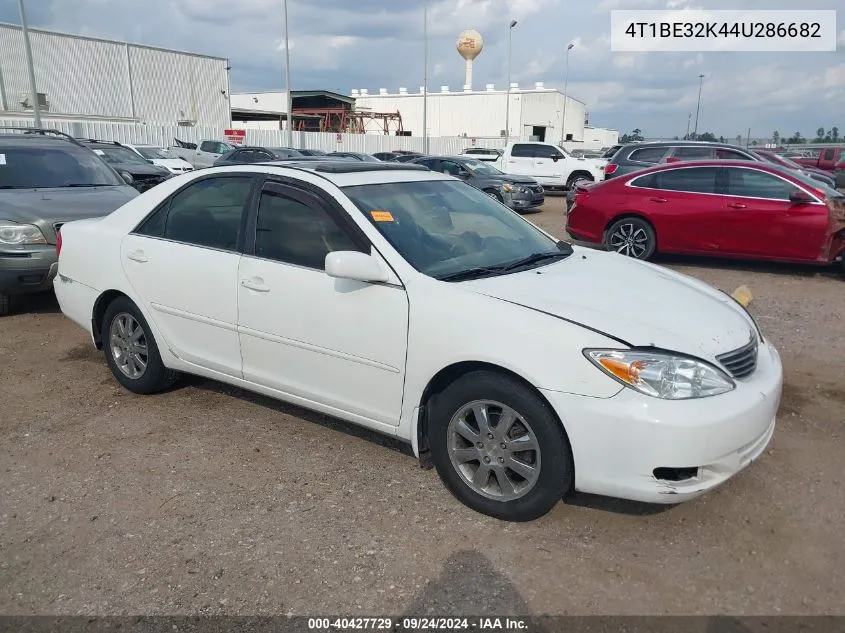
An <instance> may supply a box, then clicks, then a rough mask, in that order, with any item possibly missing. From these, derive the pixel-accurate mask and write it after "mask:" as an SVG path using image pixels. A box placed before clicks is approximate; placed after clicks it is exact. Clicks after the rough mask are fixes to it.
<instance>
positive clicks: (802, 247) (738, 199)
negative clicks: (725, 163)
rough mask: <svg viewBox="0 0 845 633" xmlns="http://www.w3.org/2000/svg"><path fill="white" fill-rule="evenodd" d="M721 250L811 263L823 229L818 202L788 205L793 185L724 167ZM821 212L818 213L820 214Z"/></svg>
mask: <svg viewBox="0 0 845 633" xmlns="http://www.w3.org/2000/svg"><path fill="white" fill-rule="evenodd" d="M725 171H726V172H727V194H728V195H727V196H725V198H724V201H723V203H724V204H725V205H726V206H727V208H728V211H729V213H727V214H726V216H725V222H724V230H723V240H724V244H723V247H722V250H724V251H725V252H726V253H731V254H736V255H752V256H758V257H767V258H769V257H770V258H775V259H800V260H810V261H812V260H815V259H816V258H818V256H819V245H820V244H822V243H823V242H824V238H825V233H826V230H827V210H826V208H825V207H824V205H821V204H820V203H816V204H808V203H792V202H790V201H789V197H790V195H791V194H792V192H794V191H796V190H798V186H797V185H795V184H793V183H792V182H790V181H788V180H786V179H785V178H781V177H779V176H776V175H775V174H771V173H769V172H766V171H763V170H760V169H755V168H753V167H728V168H726V170H725ZM820 210H821V212H820Z"/></svg>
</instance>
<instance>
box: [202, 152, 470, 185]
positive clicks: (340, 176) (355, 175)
mask: <svg viewBox="0 0 845 633" xmlns="http://www.w3.org/2000/svg"><path fill="white" fill-rule="evenodd" d="M232 171H261V172H264V173H270V174H277V175H280V176H289V177H293V178H296V177H297V175H302V174H306V173H307V174H311V175H314V176H318V177H320V178H322V179H324V180H326V181H328V182H331V183H333V184H334V185H336V186H338V187H351V186H355V185H370V184H381V183H395V182H417V181H430V180H455V179H454V178H452V177H451V176H448V175H446V174H441V173H440V172H436V171H432V170H430V169H428V168H427V167H425V166H423V165H415V164H413V163H387V162H379V163H364V162H359V161H355V162H352V161H343V160H330V159H329V160H327V159H325V158H323V159H322V160H319V159H318V160H308V159H307V158H300V159H298V160H287V161H272V162H266V163H265V162H262V163H249V164H246V165H231V166H222V167H209V168H207V169H203V170H202V172H203V173H209V174H210V173H213V172H219V173H227V172H232Z"/></svg>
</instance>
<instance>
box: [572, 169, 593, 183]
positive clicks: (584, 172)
mask: <svg viewBox="0 0 845 633" xmlns="http://www.w3.org/2000/svg"><path fill="white" fill-rule="evenodd" d="M577 176H584V177H586V178H587V179H588V180H590V182H596V177H595V176H594V175H593V174H592V172H590V171H588V170H586V169H573V170H572V173H571V174H569V177H568V178H567V179H566V182H567V186H568V184H569V183H571V182H573V181H574V179H575V178H576V177H577Z"/></svg>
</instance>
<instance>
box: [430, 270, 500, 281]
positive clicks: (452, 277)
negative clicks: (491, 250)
mask: <svg viewBox="0 0 845 633" xmlns="http://www.w3.org/2000/svg"><path fill="white" fill-rule="evenodd" d="M503 271H504V268H503V267H502V266H480V267H478V268H467V269H466V270H459V271H458V272H456V273H449V274H448V275H442V276H440V277H437V279H438V280H440V281H466V280H467V279H479V278H480V277H488V276H491V275H498V274H501V273H502V272H503Z"/></svg>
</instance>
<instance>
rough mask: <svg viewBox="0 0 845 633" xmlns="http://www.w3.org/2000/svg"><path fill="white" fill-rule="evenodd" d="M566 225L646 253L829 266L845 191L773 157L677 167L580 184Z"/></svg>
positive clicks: (842, 223)
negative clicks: (781, 164) (771, 160)
mask: <svg viewBox="0 0 845 633" xmlns="http://www.w3.org/2000/svg"><path fill="white" fill-rule="evenodd" d="M566 230H567V231H568V232H569V234H570V235H571V236H572V237H573V238H574V239H576V240H580V241H584V242H592V243H595V244H603V245H604V246H605V247H606V248H607V249H608V250H614V251H617V252H619V253H621V254H623V255H628V256H631V257H635V258H637V259H648V258H650V257H651V256H652V255H654V254H655V253H656V252H660V253H685V254H694V255H713V256H720V257H736V258H748V259H761V260H780V261H787V262H807V263H816V264H829V263H832V262H833V261H835V260H836V258H837V257H838V256H839V255H841V254H842V253H843V251H845V196H843V195H842V194H841V193H839V192H837V191H836V190H835V189H831V188H829V187H827V186H826V185H824V184H823V183H821V182H818V181H815V180H812V179H810V178H809V177H807V176H804V175H802V174H799V173H798V172H795V171H794V170H790V169H785V168H782V167H779V166H778V165H774V164H770V163H754V162H751V161H726V160H709V161H696V162H685V163H669V164H665V165H660V166H658V167H652V168H650V169H645V170H642V171H638V172H634V173H631V174H626V175H625V176H621V177H619V178H614V179H612V180H607V181H604V182H598V183H594V184H591V185H589V186H583V187H579V188H578V191H577V192H576V195H575V202H574V205H573V206H572V207H571V208H570V210H569V212H568V219H567V227H566ZM843 259H845V258H843Z"/></svg>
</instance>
